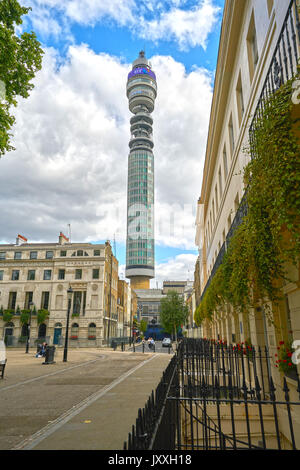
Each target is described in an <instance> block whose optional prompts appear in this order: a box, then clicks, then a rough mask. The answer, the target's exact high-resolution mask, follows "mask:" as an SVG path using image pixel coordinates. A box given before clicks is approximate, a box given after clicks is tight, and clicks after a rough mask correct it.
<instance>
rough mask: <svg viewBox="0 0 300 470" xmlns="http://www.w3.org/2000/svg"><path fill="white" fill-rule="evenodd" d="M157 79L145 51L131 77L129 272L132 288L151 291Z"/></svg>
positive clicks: (129, 79)
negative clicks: (153, 132)
mask: <svg viewBox="0 0 300 470" xmlns="http://www.w3.org/2000/svg"><path fill="white" fill-rule="evenodd" d="M156 91H157V85H156V77H155V73H154V72H153V71H152V70H151V66H150V64H149V62H148V60H147V59H146V57H145V53H144V51H141V52H140V53H139V57H138V58H137V59H136V60H135V61H134V62H133V64H132V71H131V72H130V73H129V74H128V81H127V97H128V100H129V109H130V111H131V112H132V114H133V116H132V118H131V119H130V131H131V139H130V142H129V148H130V151H129V156H128V188H127V244H126V272H125V275H126V277H127V278H129V279H130V283H131V287H133V288H136V289H149V286H150V279H151V278H153V277H154V156H153V152H152V149H153V139H152V124H153V119H152V117H151V113H152V112H153V110H154V103H155V98H156Z"/></svg>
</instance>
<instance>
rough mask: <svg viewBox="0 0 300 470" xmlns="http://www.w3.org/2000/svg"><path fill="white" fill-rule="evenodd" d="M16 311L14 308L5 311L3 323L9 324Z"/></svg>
mask: <svg viewBox="0 0 300 470" xmlns="http://www.w3.org/2000/svg"><path fill="white" fill-rule="evenodd" d="M14 314H15V311H14V310H13V309H12V308H9V309H7V310H4V311H3V321H4V322H5V323H8V322H10V321H11V319H12V317H13V316H14Z"/></svg>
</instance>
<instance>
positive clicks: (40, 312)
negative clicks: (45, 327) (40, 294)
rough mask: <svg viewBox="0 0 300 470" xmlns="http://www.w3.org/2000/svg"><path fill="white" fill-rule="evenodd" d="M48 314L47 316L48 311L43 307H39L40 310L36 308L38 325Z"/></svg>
mask: <svg viewBox="0 0 300 470" xmlns="http://www.w3.org/2000/svg"><path fill="white" fill-rule="evenodd" d="M48 316H49V311H48V310H46V309H45V308H41V309H40V310H38V313H37V323H38V325H40V324H41V323H44V321H45V320H46V318H47V317H48Z"/></svg>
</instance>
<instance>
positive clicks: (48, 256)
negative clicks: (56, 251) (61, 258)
mask: <svg viewBox="0 0 300 470" xmlns="http://www.w3.org/2000/svg"><path fill="white" fill-rule="evenodd" d="M52 258H53V251H46V259H52Z"/></svg>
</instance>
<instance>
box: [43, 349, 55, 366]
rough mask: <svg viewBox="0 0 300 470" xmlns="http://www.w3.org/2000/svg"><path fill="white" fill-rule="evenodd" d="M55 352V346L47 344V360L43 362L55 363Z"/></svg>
mask: <svg viewBox="0 0 300 470" xmlns="http://www.w3.org/2000/svg"><path fill="white" fill-rule="evenodd" d="M54 353H55V346H47V347H46V355H45V362H43V364H54V363H55V361H54Z"/></svg>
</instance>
